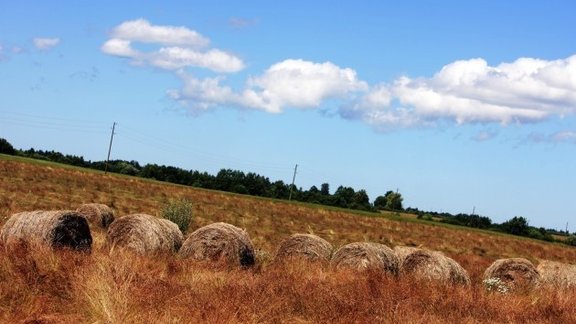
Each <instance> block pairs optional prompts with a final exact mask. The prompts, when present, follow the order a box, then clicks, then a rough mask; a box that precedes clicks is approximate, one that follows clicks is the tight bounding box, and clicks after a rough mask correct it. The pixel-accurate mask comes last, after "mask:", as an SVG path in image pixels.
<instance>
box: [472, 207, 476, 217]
mask: <svg viewBox="0 0 576 324" xmlns="http://www.w3.org/2000/svg"><path fill="white" fill-rule="evenodd" d="M475 212H476V206H474V207H472V216H474V213H475Z"/></svg>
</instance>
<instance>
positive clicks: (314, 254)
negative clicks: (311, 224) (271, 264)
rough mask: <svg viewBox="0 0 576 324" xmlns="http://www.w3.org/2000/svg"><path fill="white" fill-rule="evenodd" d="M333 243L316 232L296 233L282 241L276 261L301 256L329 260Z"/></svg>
mask: <svg viewBox="0 0 576 324" xmlns="http://www.w3.org/2000/svg"><path fill="white" fill-rule="evenodd" d="M332 250H333V248H332V244H330V243H329V242H328V241H326V240H325V239H323V238H321V237H319V236H316V235H314V234H294V235H292V236H290V237H289V238H287V239H285V240H284V241H282V243H280V247H279V248H278V251H277V252H276V257H275V260H276V261H281V260H286V259H290V258H301V259H305V260H308V261H321V262H322V261H325V262H329V261H330V257H331V256H332Z"/></svg>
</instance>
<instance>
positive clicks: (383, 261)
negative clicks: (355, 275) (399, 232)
mask: <svg viewBox="0 0 576 324" xmlns="http://www.w3.org/2000/svg"><path fill="white" fill-rule="evenodd" d="M331 264H332V266H333V267H335V268H336V269H341V268H350V269H357V270H366V269H369V268H370V269H378V270H382V271H384V272H388V273H391V274H397V273H398V258H397V257H396V255H395V254H394V251H393V250H392V249H391V248H389V247H387V246H386V245H384V244H380V243H370V242H356V243H350V244H346V245H344V246H343V247H341V248H340V249H338V251H336V253H334V256H333V257H332V261H331Z"/></svg>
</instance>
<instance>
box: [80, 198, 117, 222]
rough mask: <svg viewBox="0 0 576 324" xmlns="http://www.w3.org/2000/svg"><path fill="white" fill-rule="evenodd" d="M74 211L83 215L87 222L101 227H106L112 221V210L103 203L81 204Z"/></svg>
mask: <svg viewBox="0 0 576 324" xmlns="http://www.w3.org/2000/svg"><path fill="white" fill-rule="evenodd" d="M76 212H77V213H78V214H80V215H82V216H84V218H86V220H88V223H90V224H92V225H96V226H98V227H101V228H108V226H109V225H110V224H111V223H112V222H113V221H114V211H113V210H112V208H110V207H108V206H106V205H104V204H96V203H94V204H83V205H81V206H80V207H78V208H77V209H76Z"/></svg>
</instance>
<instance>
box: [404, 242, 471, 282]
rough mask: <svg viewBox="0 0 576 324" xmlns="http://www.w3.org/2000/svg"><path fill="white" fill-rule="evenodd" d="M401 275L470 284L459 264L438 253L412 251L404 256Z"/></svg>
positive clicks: (468, 277)
mask: <svg viewBox="0 0 576 324" xmlns="http://www.w3.org/2000/svg"><path fill="white" fill-rule="evenodd" d="M403 252H408V251H407V250H405V251H403ZM400 274H401V275H412V276H416V277H418V278H422V279H428V280H434V281H442V282H447V283H452V284H464V285H469V284H470V276H468V272H466V270H465V269H464V268H462V266H460V264H458V262H456V261H454V260H453V259H452V258H449V257H447V256H445V255H444V254H442V253H440V252H437V251H429V250H422V249H414V250H412V251H411V252H410V253H408V254H407V255H405V256H404V260H403V261H402V264H401V265H400Z"/></svg>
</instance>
